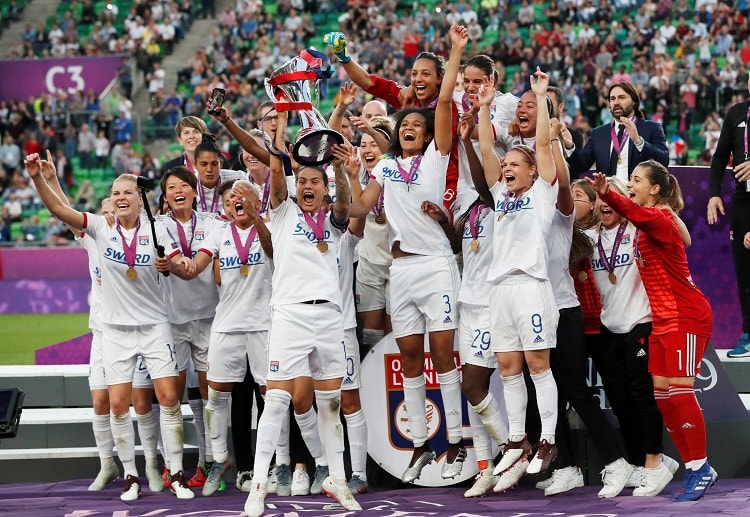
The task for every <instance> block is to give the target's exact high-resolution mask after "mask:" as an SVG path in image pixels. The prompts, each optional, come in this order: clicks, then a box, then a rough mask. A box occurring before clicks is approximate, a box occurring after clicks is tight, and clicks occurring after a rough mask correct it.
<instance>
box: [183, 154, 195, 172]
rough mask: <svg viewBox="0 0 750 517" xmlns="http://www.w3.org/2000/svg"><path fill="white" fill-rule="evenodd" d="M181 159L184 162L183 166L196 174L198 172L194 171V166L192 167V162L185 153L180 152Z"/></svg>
mask: <svg viewBox="0 0 750 517" xmlns="http://www.w3.org/2000/svg"><path fill="white" fill-rule="evenodd" d="M182 160H183V161H184V162H185V167H187V168H188V170H189V171H190V172H192V173H193V174H195V175H196V176H197V175H198V174H197V173H196V172H195V167H193V163H192V162H191V161H190V158H188V155H187V153H182Z"/></svg>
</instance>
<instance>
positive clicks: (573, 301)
mask: <svg viewBox="0 0 750 517" xmlns="http://www.w3.org/2000/svg"><path fill="white" fill-rule="evenodd" d="M575 219H576V212H575V210H573V211H572V212H571V213H570V215H564V214H563V213H562V212H560V211H559V210H555V214H554V216H553V217H552V228H551V230H550V235H549V239H548V240H547V252H548V253H549V262H548V265H547V269H548V273H549V279H550V282H552V292H553V293H555V302H556V303H557V308H558V309H567V308H570V307H578V306H579V305H580V303H579V302H578V296H577V295H576V288H575V285H574V284H573V277H572V276H571V274H570V264H569V262H570V246H571V243H572V242H573V223H575Z"/></svg>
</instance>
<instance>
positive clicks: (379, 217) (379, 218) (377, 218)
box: [375, 214, 386, 224]
mask: <svg viewBox="0 0 750 517" xmlns="http://www.w3.org/2000/svg"><path fill="white" fill-rule="evenodd" d="M375 222H376V223H378V224H385V222H386V221H385V216H384V215H383V214H380V215H376V216H375Z"/></svg>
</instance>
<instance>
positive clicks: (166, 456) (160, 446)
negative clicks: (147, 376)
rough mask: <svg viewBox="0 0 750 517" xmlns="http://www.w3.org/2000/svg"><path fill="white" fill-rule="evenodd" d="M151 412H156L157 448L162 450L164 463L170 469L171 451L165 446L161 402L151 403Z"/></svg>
mask: <svg viewBox="0 0 750 517" xmlns="http://www.w3.org/2000/svg"><path fill="white" fill-rule="evenodd" d="M151 412H152V413H153V414H154V423H155V424H156V429H157V431H156V439H157V444H156V447H157V450H158V451H159V452H161V457H162V458H164V465H166V466H167V469H169V452H168V451H167V449H166V447H164V436H163V435H162V432H161V407H160V406H159V404H156V403H154V404H151Z"/></svg>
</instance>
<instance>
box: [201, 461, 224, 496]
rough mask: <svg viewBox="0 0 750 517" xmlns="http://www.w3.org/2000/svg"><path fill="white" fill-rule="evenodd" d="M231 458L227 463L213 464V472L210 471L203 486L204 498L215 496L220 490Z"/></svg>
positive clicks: (216, 462) (217, 462) (215, 462)
mask: <svg viewBox="0 0 750 517" xmlns="http://www.w3.org/2000/svg"><path fill="white" fill-rule="evenodd" d="M229 465H230V462H229V458H227V460H226V461H214V462H213V463H212V464H211V470H209V471H208V477H207V478H206V482H205V483H204V484H203V497H208V496H210V495H213V494H214V493H215V492H217V491H218V490H219V487H220V486H221V482H222V476H223V475H224V472H225V471H226V470H227V468H229Z"/></svg>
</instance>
